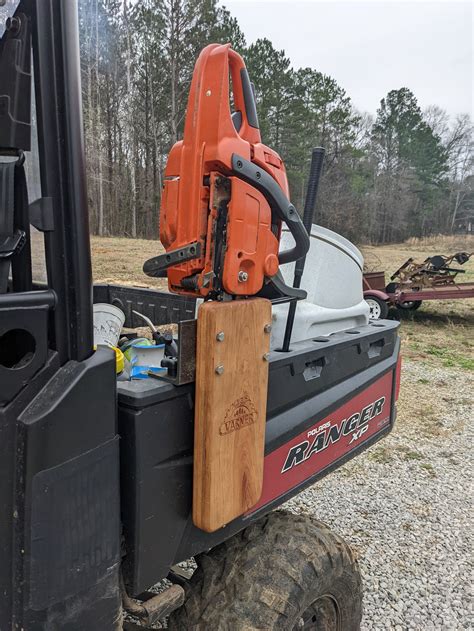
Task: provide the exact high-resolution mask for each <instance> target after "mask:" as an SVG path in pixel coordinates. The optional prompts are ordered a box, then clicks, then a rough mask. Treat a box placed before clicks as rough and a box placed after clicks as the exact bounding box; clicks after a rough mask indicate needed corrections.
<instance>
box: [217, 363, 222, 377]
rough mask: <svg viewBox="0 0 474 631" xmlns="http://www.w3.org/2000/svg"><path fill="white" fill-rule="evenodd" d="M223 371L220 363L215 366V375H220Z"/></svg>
mask: <svg viewBox="0 0 474 631" xmlns="http://www.w3.org/2000/svg"><path fill="white" fill-rule="evenodd" d="M223 372H224V366H222V364H220V365H219V366H216V374H217V375H222V373H223Z"/></svg>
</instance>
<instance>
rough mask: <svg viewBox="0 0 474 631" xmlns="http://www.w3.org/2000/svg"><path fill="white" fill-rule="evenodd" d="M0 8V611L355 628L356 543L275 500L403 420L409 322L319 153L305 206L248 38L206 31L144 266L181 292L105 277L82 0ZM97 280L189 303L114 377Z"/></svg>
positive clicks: (143, 623) (48, 617) (5, 615)
mask: <svg viewBox="0 0 474 631" xmlns="http://www.w3.org/2000/svg"><path fill="white" fill-rule="evenodd" d="M0 16H1V21H0V36H1V40H0V506H1V512H0V629H1V630H2V631H7V629H8V630H17V631H19V630H20V629H21V630H23V631H38V630H47V631H53V630H54V631H59V630H61V631H112V630H119V629H129V630H130V629H142V628H146V627H150V626H151V625H153V624H154V623H156V622H157V621H159V620H160V619H162V618H163V617H165V616H169V619H168V626H169V627H170V628H172V629H181V630H185V629H206V630H211V629H212V630H214V629H232V630H234V629H243V628H245V629H253V628H255V629H256V628H258V629H300V628H308V629H309V628H311V629H321V630H322V629H324V630H329V629H331V630H332V629H339V630H341V631H350V630H355V629H358V628H359V625H360V619H361V600H362V590H361V581H360V576H359V572H358V569H357V563H356V560H355V558H354V556H353V554H352V552H351V551H350V548H349V547H348V546H347V545H346V544H345V543H344V542H343V541H342V540H341V539H340V538H339V537H338V536H336V535H335V534H333V533H331V532H330V531H329V529H328V528H327V527H326V526H324V525H323V524H321V523H319V522H317V521H315V520H314V519H312V518H310V517H304V516H297V515H291V514H289V513H287V512H284V511H274V510H273V509H275V508H278V507H279V506H281V505H282V504H283V503H284V502H285V501H286V500H288V499H290V498H291V497H293V496H294V495H296V494H297V493H299V492H300V491H301V490H303V489H304V488H306V487H308V486H309V485H311V484H313V483H314V482H315V481H316V480H318V479H320V478H321V477H322V476H324V475H326V474H328V473H330V472H331V471H333V470H334V469H335V468H337V467H339V466H341V465H342V464H343V463H344V462H346V461H347V460H348V459H350V458H352V457H354V456H356V455H357V454H359V453H361V452H362V451H363V450H365V449H367V447H369V446H370V445H372V444H373V443H374V442H376V441H378V440H380V439H381V438H382V437H383V436H385V435H386V434H387V433H388V432H389V431H390V430H391V428H392V426H393V423H394V420H395V401H396V398H397V390H398V382H399V361H398V359H399V340H398V336H397V326H398V325H397V324H396V323H394V322H388V321H377V322H376V323H375V322H369V320H368V309H367V306H366V304H365V303H364V302H363V300H362V293H361V286H362V285H361V270H362V260H361V257H360V254H359V253H358V251H357V249H356V248H354V246H352V244H350V243H349V242H347V241H346V240H345V239H343V238H342V237H339V236H338V235H335V234H334V233H331V232H330V231H328V230H325V229H324V228H320V227H317V226H313V227H312V228H311V218H312V214H313V206H314V199H315V194H316V190H317V181H318V177H319V172H320V167H321V157H322V152H321V151H315V153H314V156H313V157H314V160H313V169H312V172H311V177H310V187H309V192H308V199H307V203H306V207H305V217H304V223H303V222H302V221H301V219H300V217H299V215H298V213H297V212H296V211H295V209H294V207H293V206H291V204H290V203H289V201H288V186H287V181H286V175H285V170H284V165H283V163H282V161H281V159H280V158H279V156H278V155H277V154H276V153H275V152H273V151H272V150H271V149H269V148H268V147H265V146H264V145H263V144H262V143H261V140H260V133H259V130H258V120H257V115H256V109H255V100H254V95H253V89H252V86H251V84H250V82H249V78H248V75H247V72H246V70H245V66H244V64H243V61H242V59H241V58H240V57H239V56H238V55H237V54H236V53H234V52H233V51H232V50H231V49H230V47H229V46H228V45H225V46H222V45H211V46H209V47H207V48H206V49H205V50H204V51H203V53H202V54H201V56H200V58H199V60H198V63H197V65H196V70H195V75H194V78H193V83H192V86H191V96H190V101H189V104H188V114H187V119H186V125H185V130H184V137H183V140H182V141H180V143H178V144H177V145H175V147H173V149H172V151H171V154H170V157H169V160H168V165H167V168H166V174H165V188H164V191H163V196H162V200H163V201H162V208H161V213H160V214H161V217H160V236H161V241H162V243H163V245H164V247H165V250H166V252H165V254H160V253H159V250H158V248H157V256H156V257H154V258H153V259H151V260H149V261H147V262H146V263H145V265H144V271H145V272H146V273H147V274H149V275H152V276H159V275H166V276H167V278H168V283H169V289H170V290H171V292H173V293H168V292H158V291H153V290H147V289H139V288H131V287H119V286H113V285H98V286H96V287H93V284H92V278H91V256H90V243H89V226H88V209H87V195H86V182H85V173H84V148H83V136H82V118H81V86H80V72H79V46H78V24H77V5H76V2H75V1H74V0H67V1H66V0H20V1H15V0H0ZM229 73H230V74H231V76H232V89H233V103H234V109H235V111H234V113H233V114H232V115H231V110H230V105H229ZM32 113H33V114H32ZM35 158H38V163H39V172H38V173H39V175H38V178H39V183H40V186H39V187H38V190H36V191H35V189H34V184H35V177H32V176H34V175H35V165H36V161H35ZM25 170H26V173H27V175H28V177H25ZM283 224H285V225H286V232H285V231H284V230H282V225H283ZM39 240H44V258H45V264H46V271H47V275H46V279H45V282H40V281H39V279H38V278H37V275H36V273H35V271H36V268H37V265H38V260H39V258H40V256H41V253H40V252H37V251H36V246H37V244H38V241H39ZM310 243H311V247H310ZM305 256H307V260H308V265H307V267H306V269H305V270H304V273H303V262H304V259H305ZM293 273H294V277H293ZM144 278H145V277H144ZM93 300H95V301H96V302H101V303H110V304H113V305H116V306H119V307H120V308H121V310H122V311H123V312H124V314H125V316H126V320H125V324H126V325H127V326H132V327H134V326H138V325H139V324H140V322H139V321H138V320H137V316H136V315H135V314H134V311H139V312H141V313H143V314H145V315H147V316H148V317H149V318H150V319H151V320H152V322H153V323H154V324H166V323H170V322H173V323H177V324H178V326H179V329H178V335H177V336H176V335H175V339H172V340H169V339H167V340H166V342H167V347H166V349H165V350H166V353H165V355H166V356H165V357H164V359H163V360H162V368H163V372H162V374H161V375H160V376H159V377H158V378H157V377H156V375H154V376H152V375H150V376H149V377H148V378H146V379H142V380H125V381H117V378H116V365H115V354H114V352H113V351H112V350H111V349H110V348H107V347H106V346H98V347H97V348H96V349H94V334H93ZM297 301H299V302H298V304H297ZM361 483H363V480H361ZM192 557H194V559H195V561H196V564H197V569H196V570H195V571H194V573H193V574H192V576H190V573H189V571H188V572H186V571H185V570H183V568H182V565H181V566H180V565H179V564H180V563H181V562H183V561H186V560H188V559H190V558H192ZM163 579H167V581H163ZM160 581H162V582H161V587H160V589H161V591H159V592H157V591H155V592H152V591H150V589H151V588H152V587H153V586H154V585H157V584H158V583H159V582H160ZM124 610H125V611H126V612H128V614H129V615H128V616H127V615H125V616H124V613H123V612H124Z"/></svg>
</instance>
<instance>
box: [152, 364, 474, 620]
mask: <svg viewBox="0 0 474 631" xmlns="http://www.w3.org/2000/svg"><path fill="white" fill-rule="evenodd" d="M473 392H474V378H473V376H472V373H469V372H468V371H464V370H460V369H455V368H444V367H434V366H430V365H427V364H426V363H423V362H422V361H416V362H415V361H405V362H404V364H403V370H402V388H401V394H400V400H399V404H398V409H399V414H398V419H397V423H396V426H395V429H394V430H393V432H392V433H391V434H390V435H389V436H388V437H387V438H386V439H384V440H383V441H381V442H380V443H378V444H376V445H374V446H373V447H372V448H370V449H369V450H367V451H366V452H365V453H364V454H362V455H361V456H359V457H357V458H355V459H354V460H353V461H352V462H349V463H347V464H346V465H344V466H343V467H341V468H340V469H338V470H337V471H335V472H334V473H332V474H331V475H329V476H327V477H326V478H324V479H323V480H321V482H318V483H317V484H315V485H314V486H312V487H311V488H309V489H307V490H306V491H303V492H302V493H300V494H299V495H298V496H297V497H295V498H294V499H293V500H291V501H289V502H288V503H287V504H286V505H285V508H287V509H290V510H292V511H293V512H295V513H302V514H313V515H315V516H316V517H317V518H318V519H320V520H322V521H325V522H326V523H327V524H328V525H330V526H331V528H332V529H333V530H334V531H336V532H337V533H339V534H340V535H342V536H343V537H344V538H345V539H346V541H347V542H348V543H349V544H350V545H351V546H352V547H353V549H354V550H355V551H356V553H357V554H358V558H359V563H360V567H361V571H362V576H363V582H364V616H363V620H362V627H361V629H362V631H382V630H384V631H385V630H387V631H405V630H416V631H433V630H434V631H460V630H462V629H474V615H473V606H472V604H473V600H472V588H471V586H472V585H473V578H474V576H473V575H474V572H473V557H472V551H473V550H474V541H473V540H474V535H473V528H472V517H471V514H472V500H473V487H472V484H471V482H470V478H471V474H472V455H471V454H472V447H471V438H472V425H473V422H472V413H473V409H474V405H473V403H474V398H473ZM182 565H183V566H184V567H186V568H188V569H190V570H192V569H193V568H194V567H195V564H194V561H193V560H189V561H186V562H184V563H183V564H182ZM161 588H162V585H160V586H159V589H161ZM166 626H167V625H166V622H165V621H164V622H163V623H162V624H161V625H160V624H157V625H156V628H166ZM343 631H344V630H343Z"/></svg>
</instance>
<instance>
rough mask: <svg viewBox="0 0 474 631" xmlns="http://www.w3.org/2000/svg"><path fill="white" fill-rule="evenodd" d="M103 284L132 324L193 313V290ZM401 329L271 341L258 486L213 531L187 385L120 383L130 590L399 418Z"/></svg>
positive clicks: (386, 326) (373, 327)
mask: <svg viewBox="0 0 474 631" xmlns="http://www.w3.org/2000/svg"><path fill="white" fill-rule="evenodd" d="M105 287H106V289H104V286H102V287H100V288H95V298H96V299H97V300H100V301H102V300H106V297H107V299H108V300H110V301H111V302H112V303H114V304H117V301H118V300H120V301H121V304H122V308H123V306H126V313H127V318H130V320H129V325H130V326H133V325H134V321H133V318H131V317H130V314H131V310H132V309H138V310H141V311H143V312H145V313H146V314H147V315H149V316H150V317H152V319H153V314H155V316H154V318H155V319H156V317H157V315H156V314H160V317H161V321H160V320H158V321H157V323H158V324H166V323H168V322H171V320H170V318H172V317H173V314H174V315H176V314H181V315H184V316H185V317H187V318H189V316H190V315H191V312H192V311H193V308H194V307H193V305H192V304H191V302H193V301H189V300H188V299H183V298H180V297H179V296H170V294H167V293H166V292H155V291H152V290H146V289H141V288H132V287H131V288H128V287H127V288H124V287H122V288H119V287H114V286H108V287H107V286H105ZM105 291H107V292H108V294H107V296H106V295H105V293H104V292H105ZM118 306H120V305H118ZM194 306H195V305H194ZM136 324H139V323H136ZM397 328H398V323H397V322H392V321H378V322H374V323H371V324H368V325H366V326H362V327H358V328H357V329H350V330H347V331H343V332H340V333H336V334H333V335H330V336H327V337H317V338H315V339H310V340H306V341H302V342H297V343H294V344H293V345H292V349H291V352H289V353H281V352H278V351H272V352H271V355H270V374H269V391H268V404H267V428H266V446H265V473H264V485H263V493H262V496H261V498H260V500H259V502H258V503H257V504H256V505H255V506H254V507H253V508H252V509H251V510H250V511H249V512H248V514H247V515H246V516H243V517H241V518H238V519H236V520H234V521H233V522H231V523H230V524H228V525H227V526H226V527H224V528H223V529H221V530H219V531H218V532H216V533H213V534H208V533H205V532H204V531H202V530H199V529H197V528H196V527H195V526H194V525H193V523H192V518H191V508H192V467H193V417H194V408H193V406H194V384H193V383H191V384H187V385H184V386H175V385H173V384H171V383H168V382H166V381H162V380H156V379H148V380H144V381H132V382H119V383H118V405H119V434H120V436H121V441H120V443H121V471H122V480H121V489H122V497H121V502H122V515H123V533H124V541H125V548H126V552H127V554H126V557H125V559H124V575H125V581H126V583H127V586H128V588H129V590H130V592H131V593H133V594H138V593H140V592H142V591H144V590H145V589H147V588H149V587H150V586H151V585H152V584H153V582H155V581H156V579H157V577H165V576H166V575H167V573H168V570H169V567H170V566H171V565H173V564H175V563H177V562H179V561H182V560H184V559H187V558H189V557H190V556H193V555H195V554H197V553H199V552H201V551H203V550H206V549H208V548H210V547H212V546H215V545H216V544H217V543H218V542H220V541H223V540H224V539H227V538H228V537H229V536H230V535H231V534H232V533H234V532H236V531H238V530H240V529H242V528H244V527H245V525H246V520H247V519H248V518H249V516H250V515H255V514H256V513H261V514H263V513H265V512H267V511H269V510H271V509H272V508H273V506H275V505H280V504H281V503H282V502H283V501H285V500H286V499H289V498H290V497H292V496H293V495H295V494H296V493H298V492H299V491H301V489H302V488H304V487H306V486H308V485H310V484H312V483H314V482H315V481H316V480H318V479H319V478H321V477H323V476H325V475H327V474H328V473H329V472H330V471H332V470H333V469H335V468H337V467H339V466H340V465H341V464H343V463H344V462H346V461H347V460H348V459H350V458H352V457H353V456H355V455H356V454H358V453H360V452H361V451H363V450H364V449H366V448H367V447H368V446H369V445H371V444H373V443H374V442H376V441H378V440H379V439H380V438H382V437H383V436H384V435H385V434H387V433H388V432H389V431H390V430H391V428H392V426H393V423H394V420H395V407H394V405H395V400H396V395H397V392H396V390H397V380H398V377H397V375H398V371H397V359H398V355H399V344H400V342H399V339H398V336H397ZM131 471H133V472H134V475H130V472H131ZM157 540H166V541H167V542H168V545H166V546H157V545H155V543H156V541H157Z"/></svg>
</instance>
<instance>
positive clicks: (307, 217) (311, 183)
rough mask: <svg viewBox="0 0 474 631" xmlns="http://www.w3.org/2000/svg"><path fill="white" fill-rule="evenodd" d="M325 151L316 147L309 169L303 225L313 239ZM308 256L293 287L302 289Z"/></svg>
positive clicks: (291, 314) (286, 346)
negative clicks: (314, 218)
mask: <svg viewBox="0 0 474 631" xmlns="http://www.w3.org/2000/svg"><path fill="white" fill-rule="evenodd" d="M324 153H325V149H324V148H323V147H316V148H314V149H313V152H312V154H311V166H310V169H309V179H308V188H307V190H306V198H305V202H304V212H303V225H304V227H305V228H306V231H307V233H308V235H309V236H310V237H311V225H312V223H313V214H314V208H315V205H316V198H317V196H318V189H319V181H320V179H321V172H322V170H323V162H324ZM305 262H306V255H304V256H303V257H301V258H300V259H298V260H297V261H296V263H295V276H294V280H293V287H300V285H301V279H302V278H303V272H304V266H305ZM295 313H296V300H292V301H291V302H290V306H289V308H288V317H287V319H286V327H285V335H284V337H283V346H282V349H281V350H282V351H283V352H284V353H287V352H288V351H289V350H290V342H291V334H292V332H293V324H294V322H295Z"/></svg>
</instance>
